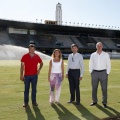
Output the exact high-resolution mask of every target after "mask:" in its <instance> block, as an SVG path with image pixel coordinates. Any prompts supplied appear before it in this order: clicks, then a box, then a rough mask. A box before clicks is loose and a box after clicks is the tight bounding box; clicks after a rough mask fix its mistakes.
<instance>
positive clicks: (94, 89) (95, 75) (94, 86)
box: [91, 71, 99, 103]
mask: <svg viewBox="0 0 120 120" xmlns="http://www.w3.org/2000/svg"><path fill="white" fill-rule="evenodd" d="M98 74H99V73H98V72H95V71H93V72H92V74H91V77H92V100H93V102H94V103H97V102H98V99H97V89H98V83H99V79H98Z"/></svg>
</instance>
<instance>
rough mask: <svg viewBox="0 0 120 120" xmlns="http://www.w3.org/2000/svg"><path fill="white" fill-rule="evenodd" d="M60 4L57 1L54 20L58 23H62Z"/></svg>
mask: <svg viewBox="0 0 120 120" xmlns="http://www.w3.org/2000/svg"><path fill="white" fill-rule="evenodd" d="M61 8H62V5H61V4H60V3H58V4H57V5H56V21H57V24H58V25H62V9H61Z"/></svg>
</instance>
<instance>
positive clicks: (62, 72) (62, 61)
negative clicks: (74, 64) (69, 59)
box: [61, 60, 64, 80]
mask: <svg viewBox="0 0 120 120" xmlns="http://www.w3.org/2000/svg"><path fill="white" fill-rule="evenodd" d="M61 68H62V80H63V79H64V61H63V60H62V66H61Z"/></svg>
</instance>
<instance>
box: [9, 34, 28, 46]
mask: <svg viewBox="0 0 120 120" xmlns="http://www.w3.org/2000/svg"><path fill="white" fill-rule="evenodd" d="M9 38H10V40H11V41H12V43H13V45H17V46H24V47H26V46H28V44H29V36H28V35H27V34H16V33H12V34H9Z"/></svg>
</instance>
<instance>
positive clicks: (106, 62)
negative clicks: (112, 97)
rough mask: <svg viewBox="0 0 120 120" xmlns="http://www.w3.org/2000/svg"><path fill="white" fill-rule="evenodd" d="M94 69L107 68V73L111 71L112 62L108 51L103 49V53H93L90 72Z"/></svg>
mask: <svg viewBox="0 0 120 120" xmlns="http://www.w3.org/2000/svg"><path fill="white" fill-rule="evenodd" d="M93 70H106V71H107V74H109V73H110V70H111V62H110V57H109V55H108V53H106V52H103V51H102V52H101V54H98V53H97V52H94V53H92V54H91V56H90V61H89V71H90V73H92V71H93Z"/></svg>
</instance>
